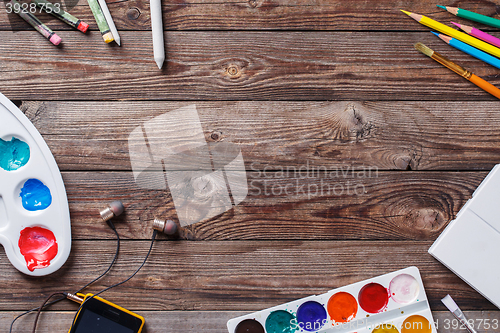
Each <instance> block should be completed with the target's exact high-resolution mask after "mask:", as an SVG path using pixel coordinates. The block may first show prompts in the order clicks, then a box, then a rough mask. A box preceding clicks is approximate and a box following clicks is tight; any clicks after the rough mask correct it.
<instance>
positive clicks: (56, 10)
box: [31, 0, 89, 33]
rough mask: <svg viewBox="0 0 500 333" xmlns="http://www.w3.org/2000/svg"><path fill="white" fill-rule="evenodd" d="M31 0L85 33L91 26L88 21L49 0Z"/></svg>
mask: <svg viewBox="0 0 500 333" xmlns="http://www.w3.org/2000/svg"><path fill="white" fill-rule="evenodd" d="M31 2H33V3H34V4H36V5H37V6H38V7H40V8H42V9H43V10H44V11H46V12H47V13H49V14H51V15H53V16H55V17H57V18H58V19H60V20H61V21H63V22H64V23H66V24H69V25H70V26H72V27H73V28H76V29H78V30H80V31H81V32H83V33H86V32H87V29H88V28H89V25H88V24H87V23H85V22H83V21H82V20H80V19H77V18H76V17H74V16H73V15H71V14H70V13H68V12H66V11H64V9H62V8H61V7H56V6H54V4H53V3H51V2H48V1H47V0H31Z"/></svg>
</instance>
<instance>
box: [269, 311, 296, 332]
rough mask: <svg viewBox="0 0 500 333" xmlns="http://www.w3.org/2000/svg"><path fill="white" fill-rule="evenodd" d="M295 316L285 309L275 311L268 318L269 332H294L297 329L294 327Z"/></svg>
mask: <svg viewBox="0 0 500 333" xmlns="http://www.w3.org/2000/svg"><path fill="white" fill-rule="evenodd" d="M294 319H295V316H294V315H292V314H291V313H289V312H287V311H284V310H277V311H273V312H271V313H270V314H269V316H268V317H267V319H266V332H267V333H293V332H295V331H296V329H295V326H293V327H292V324H293V320H294Z"/></svg>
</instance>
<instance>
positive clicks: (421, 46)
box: [415, 43, 500, 99]
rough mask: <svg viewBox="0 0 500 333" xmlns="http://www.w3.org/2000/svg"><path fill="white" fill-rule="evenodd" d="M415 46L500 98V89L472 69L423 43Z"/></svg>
mask: <svg viewBox="0 0 500 333" xmlns="http://www.w3.org/2000/svg"><path fill="white" fill-rule="evenodd" d="M415 48H416V49H417V50H418V51H420V52H422V53H423V54H425V55H426V56H428V57H429V58H432V59H434V60H435V61H437V62H439V63H440V64H441V65H443V66H445V67H446V68H449V69H451V70H452V71H453V72H455V73H457V74H458V75H460V76H461V77H463V78H464V79H466V80H469V81H470V82H472V83H474V84H475V85H476V86H478V87H479V88H481V89H483V90H484V91H486V92H488V93H490V94H492V95H493V96H495V97H496V98H499V99H500V89H498V88H497V87H495V86H494V85H492V84H491V83H489V82H487V81H485V80H483V79H481V78H480V77H479V76H477V75H475V74H473V73H472V72H471V71H468V70H466V69H465V68H463V67H461V66H459V65H457V64H455V63H454V62H452V61H451V60H450V59H448V58H446V57H444V56H442V55H440V54H439V53H437V52H434V51H433V50H431V49H430V48H428V47H427V46H425V45H424V44H422V43H417V44H415Z"/></svg>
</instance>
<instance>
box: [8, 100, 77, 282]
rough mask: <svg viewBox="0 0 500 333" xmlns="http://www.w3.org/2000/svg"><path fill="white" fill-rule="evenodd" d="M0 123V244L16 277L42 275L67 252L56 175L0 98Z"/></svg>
mask: <svg viewBox="0 0 500 333" xmlns="http://www.w3.org/2000/svg"><path fill="white" fill-rule="evenodd" d="M0 120H1V121H0V243H1V244H2V245H3V247H4V249H5V253H6V254H7V257H8V259H9V260H10V262H11V263H12V265H14V267H16V268H17V269H18V270H19V271H21V272H23V273H25V274H28V275H34V276H43V275H47V274H50V273H53V272H55V271H56V270H58V269H59V268H60V267H61V266H62V265H63V264H64V263H65V262H66V260H67V259H68V256H69V253H70V250H71V224H70V216H69V207H68V200H67V197H66V190H65V188H64V183H63V180H62V177H61V173H60V172H59V168H58V167H57V164H56V161H55V160H54V157H53V156H52V153H51V152H50V150H49V147H48V146H47V144H46V143H45V141H44V140H43V138H42V136H41V135H40V133H38V131H37V130H36V128H35V126H33V124H32V123H31V122H30V121H29V119H28V118H27V117H26V116H25V115H24V114H23V113H22V112H21V110H19V109H18V108H17V107H16V106H15V105H14V104H13V103H12V102H11V101H10V100H9V99H7V98H6V97H5V96H4V95H2V94H1V93H0ZM28 148H29V149H28ZM21 194H22V195H21ZM21 248H22V250H21Z"/></svg>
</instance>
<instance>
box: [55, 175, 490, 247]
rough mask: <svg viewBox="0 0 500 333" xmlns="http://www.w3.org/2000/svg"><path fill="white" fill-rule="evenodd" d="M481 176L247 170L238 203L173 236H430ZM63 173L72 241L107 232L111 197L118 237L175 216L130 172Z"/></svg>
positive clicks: (168, 200)
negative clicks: (120, 208) (117, 210)
mask: <svg viewBox="0 0 500 333" xmlns="http://www.w3.org/2000/svg"><path fill="white" fill-rule="evenodd" d="M485 176H486V173H484V172H481V173H477V172H474V173H471V172H459V173H455V172H454V173H451V172H425V173H422V172H405V173H391V172H380V173H379V174H378V175H375V174H372V176H371V177H365V178H358V176H357V174H356V173H355V174H354V175H353V176H352V177H351V176H346V177H345V178H344V177H343V176H341V177H338V178H300V177H296V178H294V177H291V176H290V177H283V178H279V177H274V178H264V177H263V176H262V175H261V176H260V177H259V174H258V173H256V172H252V173H248V184H249V193H248V196H247V197H246V199H245V200H244V201H243V202H242V203H240V204H239V205H238V206H236V207H234V208H233V209H230V210H228V211H227V212H225V213H223V214H221V215H218V216H216V217H214V218H210V219H208V220H206V219H205V220H202V221H201V222H199V223H196V224H193V225H190V226H187V227H185V228H183V229H181V231H180V235H179V236H180V238H181V239H189V240H238V239H253V240H265V239H268V240H269V239H275V240H287V239H297V240H315V239H316V240H326V239H329V240H342V239H387V240H389V239H391V240H412V239H414V240H434V239H435V238H436V237H437V236H438V235H439V234H440V233H441V231H442V230H443V228H444V227H445V226H446V224H447V223H448V222H449V221H450V220H451V219H453V217H454V216H455V215H456V214H457V213H458V211H459V209H460V208H461V207H462V206H463V205H464V204H465V202H466V201H467V200H468V199H469V198H470V197H471V195H472V192H473V191H474V190H475V188H476V187H477V186H478V185H479V183H480V182H481V181H482V179H483V178H484V177H485ZM63 178H64V181H65V184H66V189H67V193H68V198H69V203H70V210H71V218H72V225H73V237H74V238H76V239H95V238H101V239H102V238H114V237H115V236H114V234H113V233H112V232H111V230H110V229H109V228H108V227H107V225H106V224H105V223H103V222H101V220H100V217H99V210H100V209H102V208H104V207H105V205H106V203H108V202H111V201H113V200H118V199H119V200H122V201H123V203H124V204H125V206H126V215H125V216H123V217H120V218H119V219H118V221H119V222H117V224H116V225H117V228H118V230H119V232H120V234H121V235H122V237H124V238H131V239H148V238H149V237H150V235H151V227H152V222H153V220H154V218H163V219H169V218H170V219H173V220H174V221H177V215H176V210H175V208H174V204H173V201H172V197H171V194H170V191H168V190H144V189H140V188H138V187H137V186H136V185H135V184H134V181H133V177H132V174H131V173H111V172H104V173H100V172H90V173H63ZM322 189H323V192H322ZM329 190H330V193H328V191H329Z"/></svg>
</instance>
